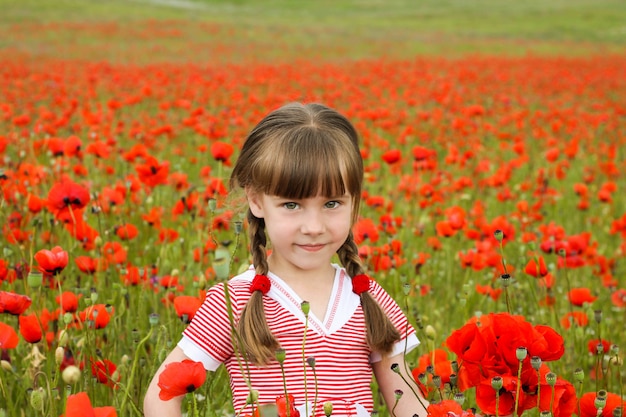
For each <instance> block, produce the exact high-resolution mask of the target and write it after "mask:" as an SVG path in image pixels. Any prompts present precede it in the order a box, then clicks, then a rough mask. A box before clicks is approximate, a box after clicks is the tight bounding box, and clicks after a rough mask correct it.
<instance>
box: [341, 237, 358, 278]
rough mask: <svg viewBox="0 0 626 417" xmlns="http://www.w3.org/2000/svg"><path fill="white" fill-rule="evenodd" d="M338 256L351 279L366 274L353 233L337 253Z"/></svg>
mask: <svg viewBox="0 0 626 417" xmlns="http://www.w3.org/2000/svg"><path fill="white" fill-rule="evenodd" d="M337 255H338V256H339V260H340V261H341V264H342V265H343V267H344V268H346V271H348V275H350V276H351V277H355V276H357V275H359V274H362V273H363V272H364V271H363V265H362V264H361V258H360V257H359V248H358V247H357V245H356V243H355V242H354V235H353V234H352V232H350V234H349V235H348V238H347V239H346V241H345V242H344V243H343V245H342V246H341V247H340V248H339V250H338V251H337Z"/></svg>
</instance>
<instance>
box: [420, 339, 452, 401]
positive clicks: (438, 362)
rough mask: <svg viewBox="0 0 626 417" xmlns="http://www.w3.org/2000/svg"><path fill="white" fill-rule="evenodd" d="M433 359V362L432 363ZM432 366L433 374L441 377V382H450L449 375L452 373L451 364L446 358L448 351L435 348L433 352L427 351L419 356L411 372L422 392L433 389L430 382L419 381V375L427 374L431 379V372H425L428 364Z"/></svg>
mask: <svg viewBox="0 0 626 417" xmlns="http://www.w3.org/2000/svg"><path fill="white" fill-rule="evenodd" d="M433 360H434V364H433ZM431 365H432V366H434V368H433V371H434V374H435V375H438V376H440V377H441V382H442V384H447V383H449V382H450V375H451V374H452V365H451V363H450V360H449V359H448V353H447V352H446V351H445V350H443V349H435V350H434V351H433V352H428V353H425V354H423V355H422V356H420V357H419V359H418V362H417V366H416V367H415V368H413V370H412V371H411V374H412V375H413V379H414V380H415V381H416V382H417V383H418V385H419V386H420V388H421V389H422V392H425V393H428V392H430V391H431V390H432V389H433V386H432V385H431V384H429V385H423V384H422V383H421V382H420V381H419V378H418V377H419V375H420V374H425V375H428V377H429V379H432V374H431V373H430V372H427V368H428V367H429V366H431ZM429 382H430V381H429Z"/></svg>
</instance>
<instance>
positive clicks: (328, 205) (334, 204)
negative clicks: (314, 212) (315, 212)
mask: <svg viewBox="0 0 626 417" xmlns="http://www.w3.org/2000/svg"><path fill="white" fill-rule="evenodd" d="M340 204H341V203H339V201H329V202H327V203H326V204H325V206H326V208H330V209H332V208H337V207H339V205H340Z"/></svg>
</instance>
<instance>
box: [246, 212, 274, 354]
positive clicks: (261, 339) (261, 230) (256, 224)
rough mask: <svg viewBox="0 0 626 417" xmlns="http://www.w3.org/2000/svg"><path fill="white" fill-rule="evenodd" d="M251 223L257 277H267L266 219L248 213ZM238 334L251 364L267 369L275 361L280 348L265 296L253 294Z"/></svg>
mask: <svg viewBox="0 0 626 417" xmlns="http://www.w3.org/2000/svg"><path fill="white" fill-rule="evenodd" d="M248 222H249V226H250V228H249V233H250V240H251V243H250V246H251V247H252V259H253V261H254V265H255V268H256V271H257V274H262V275H266V274H267V272H268V266H267V256H266V253H265V245H266V243H267V238H266V236H265V222H264V221H263V219H259V218H257V217H254V216H253V215H252V213H251V212H250V211H249V210H248ZM238 327H239V334H240V335H241V340H242V342H243V349H244V351H245V352H246V353H247V354H248V356H249V357H250V360H251V361H252V362H254V363H256V364H258V365H266V364H267V363H268V362H270V361H271V360H272V358H273V357H274V354H275V352H276V350H277V349H278V348H279V347H280V344H279V343H278V341H277V340H276V338H275V337H274V335H273V334H272V331H271V330H270V328H269V326H268V325H267V320H266V319H265V309H264V307H263V293H261V292H260V291H254V292H253V293H252V295H251V296H250V299H249V300H248V303H247V304H246V306H245V307H244V309H243V311H242V312H241V318H240V319H239V326H238Z"/></svg>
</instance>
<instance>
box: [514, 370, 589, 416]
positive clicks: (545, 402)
mask: <svg viewBox="0 0 626 417" xmlns="http://www.w3.org/2000/svg"><path fill="white" fill-rule="evenodd" d="M541 379H542V381H544V382H542V383H541V384H540V386H539V398H540V399H539V404H538V405H536V406H537V407H538V408H539V411H551V412H552V415H553V416H554V417H570V416H572V415H574V413H575V411H576V408H577V407H576V406H577V398H576V390H575V388H574V386H573V385H572V384H571V383H570V382H569V381H566V380H564V379H562V378H560V377H557V379H556V383H555V384H554V387H553V386H551V385H549V384H548V383H547V382H545V376H544V375H542V378H541ZM536 402H537V399H535V398H533V399H532V400H531V402H530V404H528V405H527V406H526V407H524V409H529V408H532V407H535V404H536Z"/></svg>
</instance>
